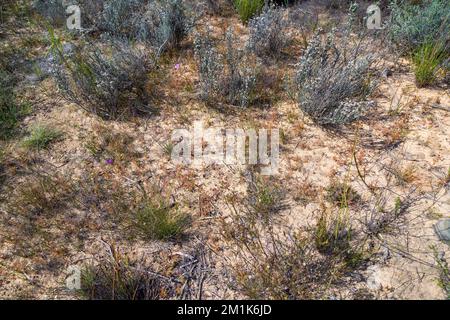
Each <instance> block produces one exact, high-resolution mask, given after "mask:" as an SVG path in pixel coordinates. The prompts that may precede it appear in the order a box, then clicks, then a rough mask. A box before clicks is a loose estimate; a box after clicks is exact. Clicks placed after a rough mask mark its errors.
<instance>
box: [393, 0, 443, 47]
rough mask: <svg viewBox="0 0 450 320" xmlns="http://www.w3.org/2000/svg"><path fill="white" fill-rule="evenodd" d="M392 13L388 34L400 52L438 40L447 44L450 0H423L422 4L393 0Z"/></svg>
mask: <svg viewBox="0 0 450 320" xmlns="http://www.w3.org/2000/svg"><path fill="white" fill-rule="evenodd" d="M391 10H392V21H391V26H390V30H389V31H390V35H391V38H392V40H393V41H394V42H395V43H396V44H398V45H399V46H400V47H402V48H403V49H406V50H414V49H415V48H417V47H419V46H420V45H422V44H424V43H427V42H430V41H436V40H438V39H442V41H444V42H445V41H449V35H450V1H448V0H425V1H423V4H421V5H417V4H416V5H413V4H410V3H408V2H405V1H393V3H392V4H391Z"/></svg>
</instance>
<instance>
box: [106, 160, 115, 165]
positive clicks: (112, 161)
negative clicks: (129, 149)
mask: <svg viewBox="0 0 450 320" xmlns="http://www.w3.org/2000/svg"><path fill="white" fill-rule="evenodd" d="M106 163H107V164H113V163H114V160H113V159H106Z"/></svg>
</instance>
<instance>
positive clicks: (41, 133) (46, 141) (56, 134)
mask: <svg viewBox="0 0 450 320" xmlns="http://www.w3.org/2000/svg"><path fill="white" fill-rule="evenodd" d="M62 135H63V134H62V132H61V131H59V130H57V129H54V128H52V127H49V126H46V125H37V126H35V127H34V128H33V129H32V130H31V131H30V134H29V136H28V137H27V138H25V140H24V141H23V146H24V147H25V148H28V149H32V150H43V149H47V148H48V147H49V146H50V145H51V144H52V143H53V142H55V141H57V140H58V139H60V138H61V137H62Z"/></svg>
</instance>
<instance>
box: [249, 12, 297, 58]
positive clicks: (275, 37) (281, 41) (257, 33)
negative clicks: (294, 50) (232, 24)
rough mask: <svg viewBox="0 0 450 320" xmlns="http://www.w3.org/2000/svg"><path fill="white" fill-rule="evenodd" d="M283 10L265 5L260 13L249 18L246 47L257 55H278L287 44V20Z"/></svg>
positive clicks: (288, 38)
mask: <svg viewBox="0 0 450 320" xmlns="http://www.w3.org/2000/svg"><path fill="white" fill-rule="evenodd" d="M284 12H285V10H283V9H281V8H275V7H273V6H269V7H267V8H266V9H265V10H264V11H263V13H261V15H259V16H257V17H254V18H252V19H251V20H250V22H249V24H248V26H249V33H250V34H249V40H248V47H249V49H250V50H251V51H252V52H254V53H255V54H256V55H257V56H259V57H264V58H266V57H279V56H280V54H281V52H282V50H283V49H284V48H285V47H286V46H287V45H288V44H289V40H290V37H289V36H288V34H287V27H288V20H287V19H285V18H284Z"/></svg>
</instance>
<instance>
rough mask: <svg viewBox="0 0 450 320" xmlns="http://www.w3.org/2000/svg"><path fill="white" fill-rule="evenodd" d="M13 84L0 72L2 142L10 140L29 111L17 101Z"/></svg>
mask: <svg viewBox="0 0 450 320" xmlns="http://www.w3.org/2000/svg"><path fill="white" fill-rule="evenodd" d="M12 82H13V79H12V77H11V76H10V75H9V74H8V73H7V72H6V71H2V70H0V140H5V139H8V138H10V137H11V136H12V135H13V134H14V132H15V131H16V130H17V127H18V124H19V121H20V119H21V118H22V117H23V116H24V115H25V114H26V113H27V111H28V107H27V105H25V104H22V103H20V102H18V101H17V97H16V95H15V93H14V91H13V87H12V85H11V84H12Z"/></svg>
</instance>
